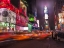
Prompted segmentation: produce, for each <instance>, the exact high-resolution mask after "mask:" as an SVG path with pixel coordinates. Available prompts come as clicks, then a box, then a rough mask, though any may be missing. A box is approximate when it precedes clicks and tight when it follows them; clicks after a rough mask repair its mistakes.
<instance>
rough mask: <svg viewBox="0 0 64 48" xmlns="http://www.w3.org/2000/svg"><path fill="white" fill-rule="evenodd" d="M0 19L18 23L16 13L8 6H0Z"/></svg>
mask: <svg viewBox="0 0 64 48" xmlns="http://www.w3.org/2000/svg"><path fill="white" fill-rule="evenodd" d="M0 21H2V22H9V23H13V24H16V13H14V12H13V11H11V10H8V9H6V8H0Z"/></svg>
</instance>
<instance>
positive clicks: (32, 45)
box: [0, 38, 64, 48]
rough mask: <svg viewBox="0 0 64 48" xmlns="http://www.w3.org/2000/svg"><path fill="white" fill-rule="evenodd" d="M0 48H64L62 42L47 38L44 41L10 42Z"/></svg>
mask: <svg viewBox="0 0 64 48" xmlns="http://www.w3.org/2000/svg"><path fill="white" fill-rule="evenodd" d="M3 44H4V43H3ZM0 48H64V42H59V41H55V40H53V39H49V38H48V39H44V40H36V39H35V40H25V41H11V42H8V44H6V45H2V46H0Z"/></svg>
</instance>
